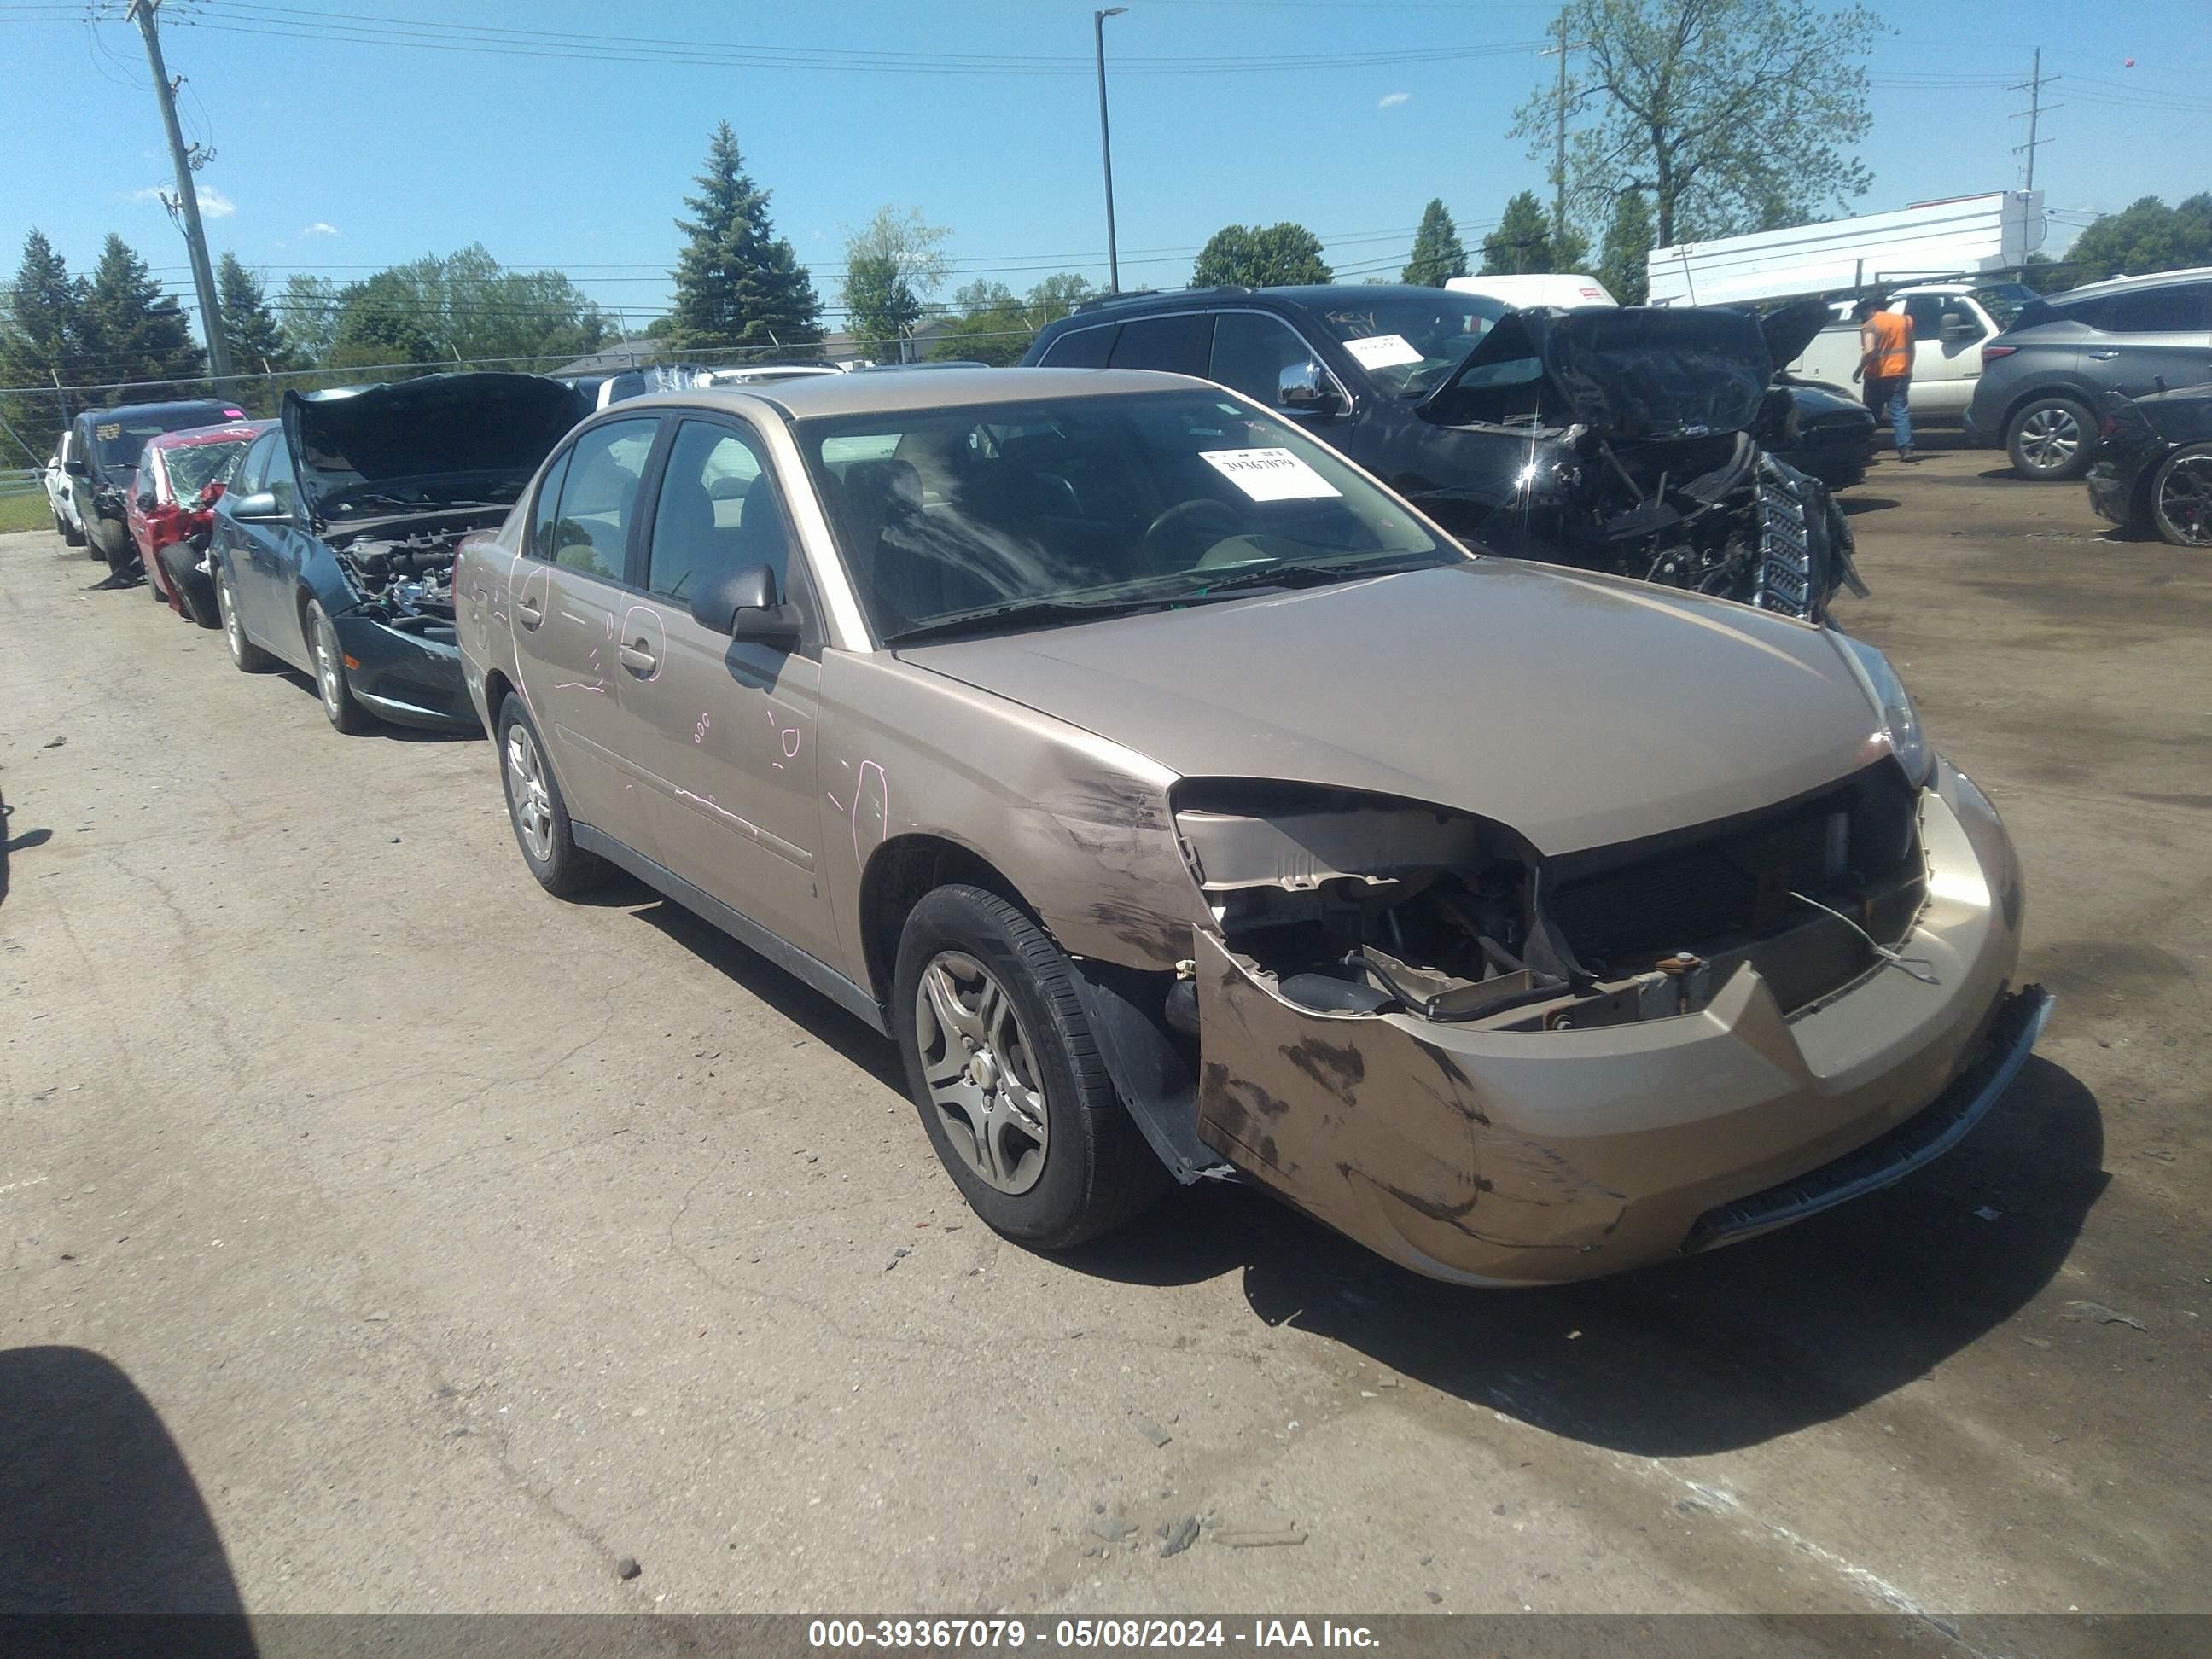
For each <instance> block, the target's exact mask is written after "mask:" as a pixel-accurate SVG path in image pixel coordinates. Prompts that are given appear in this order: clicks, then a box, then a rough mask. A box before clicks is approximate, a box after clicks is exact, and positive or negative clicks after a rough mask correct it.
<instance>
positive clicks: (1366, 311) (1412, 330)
mask: <svg viewBox="0 0 2212 1659" xmlns="http://www.w3.org/2000/svg"><path fill="white" fill-rule="evenodd" d="M1310 309H1311V310H1312V312H1313V313H1314V315H1315V316H1316V317H1318V318H1320V319H1321V321H1322V326H1323V327H1325V328H1327V329H1328V331H1329V332H1330V333H1332V334H1334V335H1335V336H1336V337H1337V338H1338V339H1339V340H1340V341H1342V342H1343V343H1344V349H1346V351H1349V352H1350V353H1351V354H1352V356H1353V357H1354V358H1355V359H1357V360H1358V363H1359V365H1360V367H1361V368H1364V369H1365V370H1366V371H1367V372H1368V374H1370V375H1372V376H1373V377H1374V378H1375V380H1376V382H1377V383H1378V384H1380V385H1381V386H1383V389H1384V390H1385V391H1387V392H1396V393H1397V394H1398V395H1399V396H1401V397H1403V398H1422V397H1426V396H1427V395H1428V394H1429V392H1432V391H1433V390H1435V389H1436V388H1437V386H1441V385H1442V384H1443V382H1444V381H1445V380H1449V379H1450V378H1451V374H1452V371H1453V370H1455V369H1456V368H1458V367H1459V366H1460V365H1461V364H1462V363H1463V362H1466V361H1467V354H1468V352H1470V351H1472V350H1474V349H1475V347H1476V346H1477V345H1478V344H1480V343H1481V340H1482V337H1483V336H1484V335H1486V334H1487V333H1488V332H1489V331H1490V325H1492V323H1494V322H1496V321H1497V320H1498V319H1499V318H1500V317H1503V316H1504V314H1505V313H1506V312H1507V311H1508V310H1509V309H1510V307H1508V306H1506V305H1505V303H1504V301H1499V300H1492V299H1490V298H1488V297H1487V296H1486V295H1480V294H1454V293H1450V292H1448V291H1447V290H1445V289H1425V290H1424V291H1422V292H1421V293H1419V294H1407V293H1403V292H1393V293H1390V294H1387V295H1376V296H1375V297H1374V298H1372V299H1370V298H1367V297H1366V296H1364V295H1361V294H1360V293H1359V292H1358V290H1357V289H1352V290H1349V291H1347V292H1346V294H1344V295H1342V296H1341V297H1339V296H1335V295H1332V296H1331V297H1330V298H1328V299H1327V300H1323V301H1314V302H1311V304H1310Z"/></svg>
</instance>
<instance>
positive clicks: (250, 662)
mask: <svg viewBox="0 0 2212 1659" xmlns="http://www.w3.org/2000/svg"><path fill="white" fill-rule="evenodd" d="M585 412H586V410H585V400H584V398H583V395H582V394H581V393H580V392H577V391H575V390H574V389H573V388H572V387H569V386H563V385H562V383H561V382H560V381H558V380H547V379H545V378H544V377H543V376H540V375H535V374H438V375H431V376H428V377H427V378H425V379H422V380H405V381H401V382H398V383H397V384H393V385H390V386H367V387H361V388H354V389H349V390H346V391H343V392H288V393H286V394H285V398H284V409H283V419H282V420H281V421H280V422H278V424H277V426H276V428H274V429H272V430H270V431H269V432H266V433H264V434H263V435H262V437H261V438H260V440H259V441H258V442H256V443H255V445H254V446H253V447H252V449H251V450H250V451H248V452H247V453H246V459H244V460H243V461H242V462H240V465H239V469H238V474H237V477H236V478H235V480H234V483H233V484H232V487H231V489H230V490H229V492H228V494H227V495H224V496H223V498H222V501H221V502H220V503H219V504H218V505H217V507H216V513H215V528H214V532H213V534H212V536H211V538H210V550H209V557H210V564H211V565H212V567H213V572H214V575H215V581H216V609H217V611H218V612H219V613H220V615H221V617H222V626H223V632H224V635H225V636H226V638H227V639H228V642H229V646H230V653H231V659H232V660H233V661H234V662H235V663H236V664H237V665H238V666H239V667H240V668H241V669H243V670H246V671H248V672H252V671H258V670H260V669H264V668H269V667H274V666H276V665H277V664H278V663H284V664H289V665H291V666H293V667H295V668H299V669H302V670H305V671H307V672H308V673H310V674H313V676H314V678H315V684H316V689H317V690H318V691H319V693H320V694H321V696H322V700H323V711H324V713H325V714H328V715H329V716H330V720H331V725H333V726H336V727H337V729H338V730H339V731H341V732H353V731H358V730H361V729H362V728H363V727H365V726H368V724H369V723H370V721H371V720H377V719H381V720H391V721H394V722H397V723H398V724H400V725H404V726H453V727H459V728H462V729H466V730H474V729H475V728H476V726H477V719H476V714H475V712H474V710H473V709H472V708H471V705H470V702H469V698H468V695H467V693H466V691H465V689H464V688H463V686H462V683H461V665H460V658H459V653H458V652H457V650H456V649H455V647H454V642H453V556H454V552H455V550H456V549H457V548H458V547H459V544H460V542H461V540H462V538H464V537H465V536H468V535H470V534H471V533H473V532H477V531H481V530H489V529H494V528H495V527H497V526H498V525H499V524H500V523H501V521H502V520H504V519H505V518H506V517H507V510H508V508H509V507H512V506H513V503H514V499H515V497H516V495H518V494H520V491H521V489H522V488H523V486H524V485H526V483H529V481H530V477H531V474H532V473H533V472H535V471H537V470H538V464H539V463H540V462H542V461H543V460H544V459H545V457H546V456H547V455H548V454H549V453H551V451H552V449H553V447H554V445H556V443H558V442H559V441H561V439H562V436H563V435H566V434H567V432H568V428H570V427H572V426H574V424H575V423H576V422H577V421H578V420H579V419H580V418H581V417H582V416H583V415H584V413H585Z"/></svg>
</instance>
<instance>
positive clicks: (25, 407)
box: [0, 230, 90, 442]
mask: <svg viewBox="0 0 2212 1659" xmlns="http://www.w3.org/2000/svg"><path fill="white" fill-rule="evenodd" d="M83 309H84V284H83V283H82V281H80V280H77V279H75V278H72V277H71V276H70V274H69V266H68V264H66V263H65V262H64V260H63V258H62V257H61V255H60V254H58V253H57V252H54V249H53V244H52V243H51V242H49V241H47V240H46V237H45V236H44V235H42V234H40V233H39V232H38V231H35V230H33V232H32V233H31V234H29V235H27V236H26V237H25V238H24V239H23V262H22V264H20V265H18V266H17V267H16V269H15V286H14V287H13V288H12V289H9V292H8V295H7V297H6V299H5V301H4V302H0V386H52V385H53V384H54V382H55V381H56V380H59V381H60V382H61V384H62V385H64V386H72V385H75V384H76V383H77V382H79V381H82V380H87V379H89V378H90V377H89V376H88V375H87V374H85V373H84V344H83ZM6 401H7V405H8V406H7V409H6V411H5V418H6V420H7V422H8V423H9V425H10V426H12V427H14V428H15V430H16V431H17V432H18V433H20V434H21V435H22V436H23V438H24V440H25V441H27V442H36V441H38V440H37V439H35V438H33V436H32V435H33V433H36V434H39V435H42V436H43V435H52V436H57V437H58V436H59V435H60V433H61V429H62V428H63V426H64V424H66V422H64V419H63V412H64V403H63V401H62V398H61V396H60V394H59V393H58V392H57V393H54V394H51V395H48V394H40V393H25V394H18V395H17V396H15V397H12V398H9V399H7V400H6ZM71 407H73V406H71Z"/></svg>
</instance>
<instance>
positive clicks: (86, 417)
mask: <svg viewBox="0 0 2212 1659" xmlns="http://www.w3.org/2000/svg"><path fill="white" fill-rule="evenodd" d="M237 407H238V405H237V404H227V403H224V402H222V400H221V399H220V398H176V399H174V400H173V401H172V402H169V403H161V404H117V405H116V406H115V407H114V408H112V409H88V410H84V411H83V412H82V414H80V415H79V416H77V419H78V420H80V421H93V422H100V421H124V420H130V419H132V418H133V417H135V416H141V415H174V414H176V413H177V412H178V411H179V410H187V409H212V410H215V411H216V414H217V415H218V416H222V411H223V410H226V409H235V408H237ZM223 418H226V419H227V418H228V416H223Z"/></svg>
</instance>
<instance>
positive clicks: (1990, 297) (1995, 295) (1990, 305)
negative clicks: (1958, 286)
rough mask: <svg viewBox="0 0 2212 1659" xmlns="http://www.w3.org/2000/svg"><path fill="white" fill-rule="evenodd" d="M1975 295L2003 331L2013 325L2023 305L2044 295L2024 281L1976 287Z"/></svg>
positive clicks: (1999, 329)
mask: <svg viewBox="0 0 2212 1659" xmlns="http://www.w3.org/2000/svg"><path fill="white" fill-rule="evenodd" d="M1974 297H1975V298H1976V299H1977V300H1979V301H1981V302H1982V309H1983V310H1984V311H1986V312H1988V313H1990V320H1992V321H1993V322H1995V323H1996V325H1997V329H1998V331H1999V332H2002V331H2004V330H2006V329H2008V328H2010V327H2011V326H2012V324H2013V319H2014V318H2015V317H2017V316H2019V315H2020V309H2021V307H2022V306H2024V305H2027V304H2028V303H2029V302H2030V301H2035V300H2039V299H2041V298H2042V297H2043V296H2042V295H2040V294H2038V293H2037V292H2036V291H2035V290H2034V289H2032V288H2029V287H2027V285H2026V284H2025V283H1990V284H1989V286H1988V287H1986V288H1978V289H1975V290H1974Z"/></svg>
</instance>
